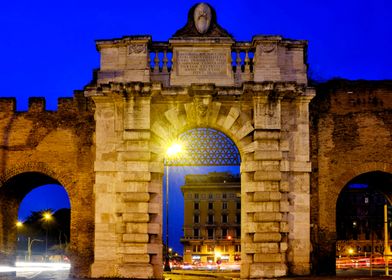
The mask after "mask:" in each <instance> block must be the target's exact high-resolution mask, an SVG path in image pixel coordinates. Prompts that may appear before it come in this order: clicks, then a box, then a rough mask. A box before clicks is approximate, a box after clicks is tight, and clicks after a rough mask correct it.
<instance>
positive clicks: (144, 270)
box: [118, 263, 155, 279]
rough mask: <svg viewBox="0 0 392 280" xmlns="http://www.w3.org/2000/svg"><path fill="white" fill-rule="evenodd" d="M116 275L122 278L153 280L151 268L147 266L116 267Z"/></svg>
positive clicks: (125, 265) (129, 265)
mask: <svg viewBox="0 0 392 280" xmlns="http://www.w3.org/2000/svg"><path fill="white" fill-rule="evenodd" d="M118 275H121V277H122V278H131V279H134V278H139V279H149V278H155V277H154V271H153V266H152V265H149V264H140V263H139V264H123V265H120V266H119V267H118Z"/></svg>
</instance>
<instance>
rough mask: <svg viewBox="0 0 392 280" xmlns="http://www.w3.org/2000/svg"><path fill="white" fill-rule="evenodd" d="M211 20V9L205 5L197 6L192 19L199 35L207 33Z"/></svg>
mask: <svg viewBox="0 0 392 280" xmlns="http://www.w3.org/2000/svg"><path fill="white" fill-rule="evenodd" d="M211 18H212V13H211V9H210V7H209V6H208V5H207V4H205V3H200V4H199V5H197V7H196V8H195V11H194V13H193V19H194V21H195V27H196V29H197V31H198V32H199V33H200V34H204V33H206V32H207V31H208V29H209V28H210V25H211Z"/></svg>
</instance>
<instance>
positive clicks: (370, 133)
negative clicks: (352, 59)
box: [310, 80, 392, 273]
mask: <svg viewBox="0 0 392 280" xmlns="http://www.w3.org/2000/svg"><path fill="white" fill-rule="evenodd" d="M391 95H392V82H391V81H346V80H335V81H330V82H327V83H325V84H321V85H319V86H318V88H317V96H316V97H315V99H314V100H313V101H312V103H311V107H310V108H311V109H310V114H311V146H312V171H313V172H312V181H311V193H312V195H311V205H312V208H311V210H312V211H311V223H312V225H313V227H312V242H313V256H314V259H313V263H314V267H315V269H316V272H319V273H333V272H334V271H335V241H336V202H337V198H338V196H339V193H340V191H341V190H342V189H343V187H344V186H345V185H346V184H347V183H348V182H349V181H350V180H351V179H353V178H355V177H356V176H358V175H360V174H363V173H366V172H371V171H384V172H389V173H392V160H391V159H392V150H391V148H392V141H391V137H392V98H391Z"/></svg>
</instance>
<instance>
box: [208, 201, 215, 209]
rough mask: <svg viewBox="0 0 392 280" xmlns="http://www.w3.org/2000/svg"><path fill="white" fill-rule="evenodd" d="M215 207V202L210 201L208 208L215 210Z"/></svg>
mask: <svg viewBox="0 0 392 280" xmlns="http://www.w3.org/2000/svg"><path fill="white" fill-rule="evenodd" d="M213 209H214V203H212V202H208V210H213Z"/></svg>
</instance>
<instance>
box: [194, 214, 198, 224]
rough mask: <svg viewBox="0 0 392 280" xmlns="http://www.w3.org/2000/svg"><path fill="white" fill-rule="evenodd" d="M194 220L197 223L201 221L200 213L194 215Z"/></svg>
mask: <svg viewBox="0 0 392 280" xmlns="http://www.w3.org/2000/svg"><path fill="white" fill-rule="evenodd" d="M193 222H194V223H195V224H198V223H200V216H199V215H194V216H193Z"/></svg>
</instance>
